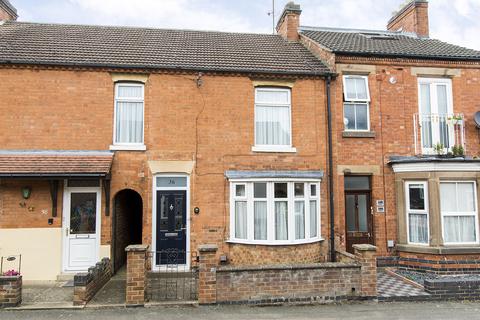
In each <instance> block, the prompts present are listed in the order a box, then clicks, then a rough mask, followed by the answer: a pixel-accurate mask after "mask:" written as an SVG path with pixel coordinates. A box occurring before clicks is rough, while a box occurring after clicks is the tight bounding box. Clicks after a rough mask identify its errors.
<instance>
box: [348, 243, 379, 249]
mask: <svg viewBox="0 0 480 320" xmlns="http://www.w3.org/2000/svg"><path fill="white" fill-rule="evenodd" d="M352 247H353V248H354V249H356V250H358V251H377V247H375V246H373V245H371V244H354V245H353V246H352Z"/></svg>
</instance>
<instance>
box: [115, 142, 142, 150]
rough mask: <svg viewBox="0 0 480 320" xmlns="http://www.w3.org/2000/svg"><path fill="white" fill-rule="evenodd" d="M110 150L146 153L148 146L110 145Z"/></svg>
mask: <svg viewBox="0 0 480 320" xmlns="http://www.w3.org/2000/svg"><path fill="white" fill-rule="evenodd" d="M109 149H110V150H112V151H145V150H147V146H146V145H144V144H138V145H121V144H112V145H110V148H109Z"/></svg>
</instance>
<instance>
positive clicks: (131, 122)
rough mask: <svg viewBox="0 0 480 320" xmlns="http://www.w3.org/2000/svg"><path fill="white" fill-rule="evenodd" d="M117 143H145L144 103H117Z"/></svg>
mask: <svg viewBox="0 0 480 320" xmlns="http://www.w3.org/2000/svg"><path fill="white" fill-rule="evenodd" d="M115 137H116V141H115V142H117V143H142V142H143V103H142V102H123V101H117V112H116V134H115Z"/></svg>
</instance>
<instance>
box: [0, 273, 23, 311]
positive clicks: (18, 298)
mask: <svg viewBox="0 0 480 320" xmlns="http://www.w3.org/2000/svg"><path fill="white" fill-rule="evenodd" d="M21 302H22V276H0V308H6V307H16V306H18V305H19V304H20V303H21Z"/></svg>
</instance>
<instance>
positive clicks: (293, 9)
mask: <svg viewBox="0 0 480 320" xmlns="http://www.w3.org/2000/svg"><path fill="white" fill-rule="evenodd" d="M301 13H302V10H301V9H300V5H299V4H295V3H294V2H293V1H290V2H288V3H287V4H286V5H285V8H284V9H283V12H282V15H281V16H280V19H278V22H277V27H276V29H277V33H278V34H279V35H281V36H282V37H283V38H285V39H287V40H290V41H298V39H299V36H298V27H299V26H300V14H301Z"/></svg>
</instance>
